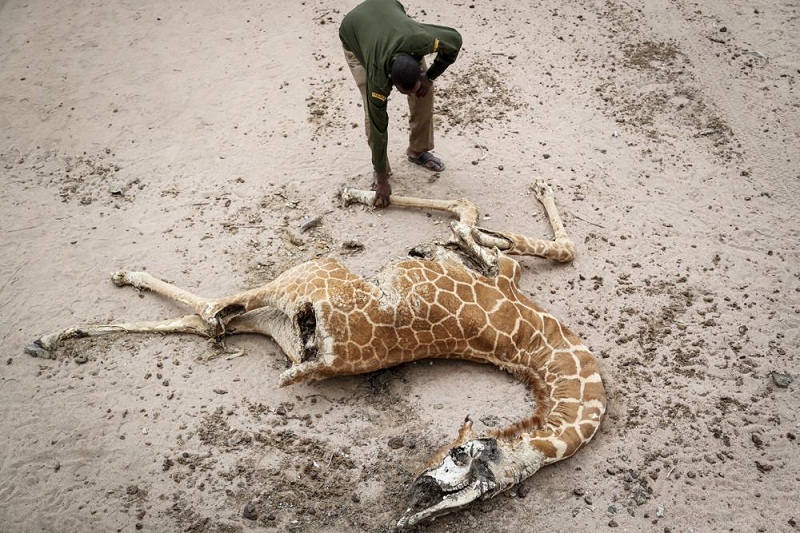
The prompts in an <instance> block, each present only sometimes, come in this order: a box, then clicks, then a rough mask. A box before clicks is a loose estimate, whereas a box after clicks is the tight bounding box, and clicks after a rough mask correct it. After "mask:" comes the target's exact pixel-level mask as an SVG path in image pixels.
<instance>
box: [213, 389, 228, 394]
mask: <svg viewBox="0 0 800 533" xmlns="http://www.w3.org/2000/svg"><path fill="white" fill-rule="evenodd" d="M214 392H215V393H216V394H228V391H226V390H225V389H214Z"/></svg>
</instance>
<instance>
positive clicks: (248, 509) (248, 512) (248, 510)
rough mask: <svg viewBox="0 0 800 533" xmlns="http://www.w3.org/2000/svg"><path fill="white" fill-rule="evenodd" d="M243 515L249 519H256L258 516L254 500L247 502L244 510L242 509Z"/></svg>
mask: <svg viewBox="0 0 800 533" xmlns="http://www.w3.org/2000/svg"><path fill="white" fill-rule="evenodd" d="M242 517H243V518H246V519H248V520H255V519H257V518H258V512H257V511H256V506H255V505H253V503H252V502H247V504H245V506H244V510H242Z"/></svg>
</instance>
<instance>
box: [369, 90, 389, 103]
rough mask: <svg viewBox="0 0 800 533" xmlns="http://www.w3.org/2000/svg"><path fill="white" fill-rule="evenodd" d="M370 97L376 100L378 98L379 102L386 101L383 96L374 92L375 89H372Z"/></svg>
mask: <svg viewBox="0 0 800 533" xmlns="http://www.w3.org/2000/svg"><path fill="white" fill-rule="evenodd" d="M372 97H373V98H375V99H376V100H380V101H381V102H385V101H386V97H385V96H383V95H382V94H381V93H376V92H375V91H372Z"/></svg>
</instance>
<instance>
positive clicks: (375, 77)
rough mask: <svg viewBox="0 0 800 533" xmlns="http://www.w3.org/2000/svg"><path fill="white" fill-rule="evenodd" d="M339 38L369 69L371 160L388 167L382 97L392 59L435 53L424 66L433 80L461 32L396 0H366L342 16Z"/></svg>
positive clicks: (456, 49)
mask: <svg viewBox="0 0 800 533" xmlns="http://www.w3.org/2000/svg"><path fill="white" fill-rule="evenodd" d="M339 38H340V39H341V41H342V45H343V46H344V47H345V49H347V50H349V51H351V52H353V53H354V54H355V56H356V57H357V58H358V61H359V62H360V63H361V64H362V65H363V66H364V68H365V69H366V71H367V116H368V117H369V127H370V144H371V148H372V164H373V166H374V168H375V170H376V171H377V172H386V168H385V161H386V146H387V144H388V133H387V131H386V130H387V126H388V124H389V116H388V114H387V113H386V100H387V98H388V96H389V93H390V92H391V90H392V82H391V81H390V80H389V73H390V72H391V68H392V59H394V57H395V56H396V55H397V54H401V53H403V54H409V55H411V56H413V57H415V58H416V59H421V58H422V57H423V56H426V55H428V54H433V53H436V58H435V59H434V60H433V63H432V64H431V66H430V68H429V69H428V72H427V75H428V78H429V79H431V80H434V79H436V77H437V76H438V75H439V74H441V73H442V72H444V70H445V69H446V68H447V67H449V66H450V65H451V64H453V62H454V61H455V60H456V57H458V52H459V50H460V49H461V35H460V34H459V33H458V32H457V31H456V30H454V29H452V28H448V27H446V26H436V25H433V24H422V23H419V22H416V21H414V20H412V19H411V18H409V17H408V15H406V11H405V8H404V7H403V6H402V5H401V4H400V2H398V1H397V0H366V1H365V2H363V3H361V4H359V5H358V6H356V7H355V8H354V9H353V10H352V11H351V12H350V13H348V14H347V15H346V16H345V17H344V20H343V21H342V25H341V27H340V28H339Z"/></svg>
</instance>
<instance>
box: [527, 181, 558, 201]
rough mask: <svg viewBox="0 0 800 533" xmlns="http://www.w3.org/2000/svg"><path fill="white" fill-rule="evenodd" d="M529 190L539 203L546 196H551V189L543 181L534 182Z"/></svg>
mask: <svg viewBox="0 0 800 533" xmlns="http://www.w3.org/2000/svg"><path fill="white" fill-rule="evenodd" d="M531 189H532V190H533V193H534V194H535V195H536V198H537V199H538V200H539V201H541V200H542V198H544V197H546V196H553V188H552V187H550V185H548V184H547V182H546V181H545V180H543V179H538V180H536V182H535V183H534V184H533V185H531Z"/></svg>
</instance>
